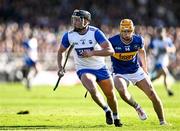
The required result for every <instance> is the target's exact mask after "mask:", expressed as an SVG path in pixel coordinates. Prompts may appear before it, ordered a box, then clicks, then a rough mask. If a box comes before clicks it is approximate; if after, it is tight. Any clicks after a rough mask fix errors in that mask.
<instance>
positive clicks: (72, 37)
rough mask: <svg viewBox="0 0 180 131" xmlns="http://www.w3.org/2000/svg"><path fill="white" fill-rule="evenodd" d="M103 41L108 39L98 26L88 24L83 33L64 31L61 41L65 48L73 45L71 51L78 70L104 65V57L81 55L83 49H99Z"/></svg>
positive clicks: (98, 67)
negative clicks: (86, 29) (84, 56)
mask: <svg viewBox="0 0 180 131" xmlns="http://www.w3.org/2000/svg"><path fill="white" fill-rule="evenodd" d="M104 41H108V39H107V38H106V37H105V35H104V34H103V33H102V32H101V31H100V30H99V29H98V28H96V27H93V26H89V27H88V31H87V32H86V33H85V34H83V35H80V34H79V33H77V32H74V31H70V32H67V33H65V34H64V36H63V38H62V42H61V43H62V45H63V46H64V47H65V48H68V47H69V46H70V45H72V44H73V45H74V48H73V50H72V52H73V57H74V61H75V66H76V70H77V71H78V70H80V69H100V68H102V67H103V66H105V61H104V57H100V56H92V57H86V58H83V57H82V53H83V51H85V50H100V49H101V47H100V44H102V43H103V42H104Z"/></svg>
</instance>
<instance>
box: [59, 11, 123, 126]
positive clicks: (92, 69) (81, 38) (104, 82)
mask: <svg viewBox="0 0 180 131" xmlns="http://www.w3.org/2000/svg"><path fill="white" fill-rule="evenodd" d="M90 21H91V14H90V13H89V12H88V11H85V10H74V12H73V14H72V25H73V27H74V29H73V30H71V31H68V32H66V33H65V34H64V36H63V37H62V41H61V45H60V48H59V50H58V58H57V61H58V67H59V71H58V75H63V68H62V57H63V55H62V53H63V52H65V51H66V49H67V48H68V47H69V46H70V45H74V48H73V49H72V53H73V57H74V61H75V68H76V72H77V75H78V77H79V79H80V80H81V82H82V84H83V86H84V87H85V88H86V89H87V90H88V92H89V93H90V94H91V97H92V99H93V100H94V101H95V102H96V104H97V105H99V106H100V107H101V108H102V109H103V110H104V111H105V115H106V123H107V124H113V123H114V125H115V126H117V127H120V126H122V124H121V123H120V120H119V117H118V104H117V98H116V95H115V92H114V89H113V80H112V78H111V75H110V72H109V71H108V69H107V67H106V66H105V61H104V57H105V56H110V55H112V54H113V53H114V50H113V48H112V46H111V44H110V42H109V40H108V39H107V38H106V37H105V35H104V34H103V33H102V32H101V31H100V30H99V29H98V28H96V27H93V26H90V25H89V23H90ZM96 83H97V84H98V85H99V86H100V88H101V89H102V91H103V93H104V94H105V96H106V98H107V103H108V104H107V103H106V102H105V100H104V98H103V96H102V94H101V93H100V92H99V90H98V88H97V84H96Z"/></svg>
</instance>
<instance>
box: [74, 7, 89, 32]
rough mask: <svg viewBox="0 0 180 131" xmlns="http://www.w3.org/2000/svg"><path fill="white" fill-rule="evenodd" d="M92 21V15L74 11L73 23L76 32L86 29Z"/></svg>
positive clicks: (83, 11)
mask: <svg viewBox="0 0 180 131" xmlns="http://www.w3.org/2000/svg"><path fill="white" fill-rule="evenodd" d="M90 21H91V14H90V13H89V12H88V11H85V10H77V9H76V10H74V12H73V14H72V17H71V22H72V25H73V26H74V30H76V31H81V30H83V29H85V28H86V27H87V26H88V25H89V23H90Z"/></svg>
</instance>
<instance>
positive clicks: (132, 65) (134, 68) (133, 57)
mask: <svg viewBox="0 0 180 131" xmlns="http://www.w3.org/2000/svg"><path fill="white" fill-rule="evenodd" d="M109 41H110V42H111V43H112V46H113V48H114V50H115V54H114V55H113V56H111V61H112V68H113V79H114V84H115V87H116V89H117V91H118V92H119V94H120V96H121V98H122V99H123V100H124V101H125V102H126V103H128V104H129V105H130V106H132V107H134V109H135V110H136V111H137V113H138V115H139V117H140V119H141V120H145V119H147V115H146V113H145V112H144V111H143V109H142V108H141V106H140V105H139V104H138V103H137V102H136V101H135V100H134V99H133V98H132V96H131V94H130V93H129V92H128V90H127V87H128V85H129V82H132V83H133V84H134V85H136V86H137V87H138V88H139V89H141V90H142V91H143V92H144V93H145V94H146V95H147V96H148V97H149V99H150V100H151V101H152V103H153V107H154V110H155V112H156V114H157V116H158V119H159V122H160V125H164V124H166V120H165V117H164V111H163V106H162V103H161V100H160V98H159V97H158V95H157V94H156V92H155V90H154V88H153V87H152V83H151V81H150V79H149V77H148V72H147V65H146V53H145V50H144V41H143V38H142V37H141V36H139V35H135V34H134V25H133V22H132V20H130V19H123V20H122V21H121V22H120V34H118V35H115V36H113V37H111V38H109ZM137 55H138V57H139V58H140V60H141V62H142V67H141V66H140V65H139V63H138V58H137Z"/></svg>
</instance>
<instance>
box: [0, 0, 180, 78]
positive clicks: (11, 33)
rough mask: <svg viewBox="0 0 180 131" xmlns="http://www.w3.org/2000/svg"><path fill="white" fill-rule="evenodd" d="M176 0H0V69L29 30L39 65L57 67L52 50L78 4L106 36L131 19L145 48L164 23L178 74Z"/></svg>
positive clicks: (17, 52)
mask: <svg viewBox="0 0 180 131" xmlns="http://www.w3.org/2000/svg"><path fill="white" fill-rule="evenodd" d="M178 3H179V1H174V0H168V1H164V0H98V1H97V0H86V1H85V0H45V1H44V0H0V55H1V56H0V63H1V65H0V70H1V69H4V66H7V63H9V62H10V61H13V60H14V57H18V58H20V57H22V55H23V53H24V49H23V46H22V45H23V42H24V41H25V40H26V39H28V36H29V35H30V34H31V33H32V34H33V37H35V38H36V39H37V41H38V52H39V62H40V63H41V64H42V65H43V66H42V67H43V68H45V69H48V70H50V69H52V70H53V69H57V64H56V53H57V50H58V47H59V43H60V40H61V37H62V35H63V33H64V32H65V31H67V30H69V29H70V28H71V26H70V22H71V17H70V16H71V14H72V12H73V10H74V9H76V8H80V9H85V10H88V11H90V12H91V14H92V22H91V24H92V25H95V26H97V27H99V28H100V29H101V30H103V31H104V33H105V34H106V35H107V37H110V36H112V35H114V34H117V33H119V29H118V26H119V22H120V20H121V19H122V18H130V19H132V20H133V21H134V24H135V25H136V33H137V34H141V35H142V36H143V37H144V38H145V43H146V48H147V47H148V45H149V43H150V42H151V40H152V39H153V38H154V35H155V34H154V32H155V27H158V26H163V27H166V29H167V35H168V36H169V37H170V38H171V39H172V40H173V42H174V45H175V47H176V50H177V52H176V59H174V60H173V61H172V63H171V64H170V68H171V71H172V72H174V73H173V74H175V75H176V76H177V75H178V74H180V44H179V43H180V28H179V27H180V19H178V18H179V17H180V16H179V15H180V14H179V12H180V11H179V4H178ZM2 61H4V64H2ZM16 61H17V59H16ZM150 65H152V64H150ZM9 72H10V71H9Z"/></svg>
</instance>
